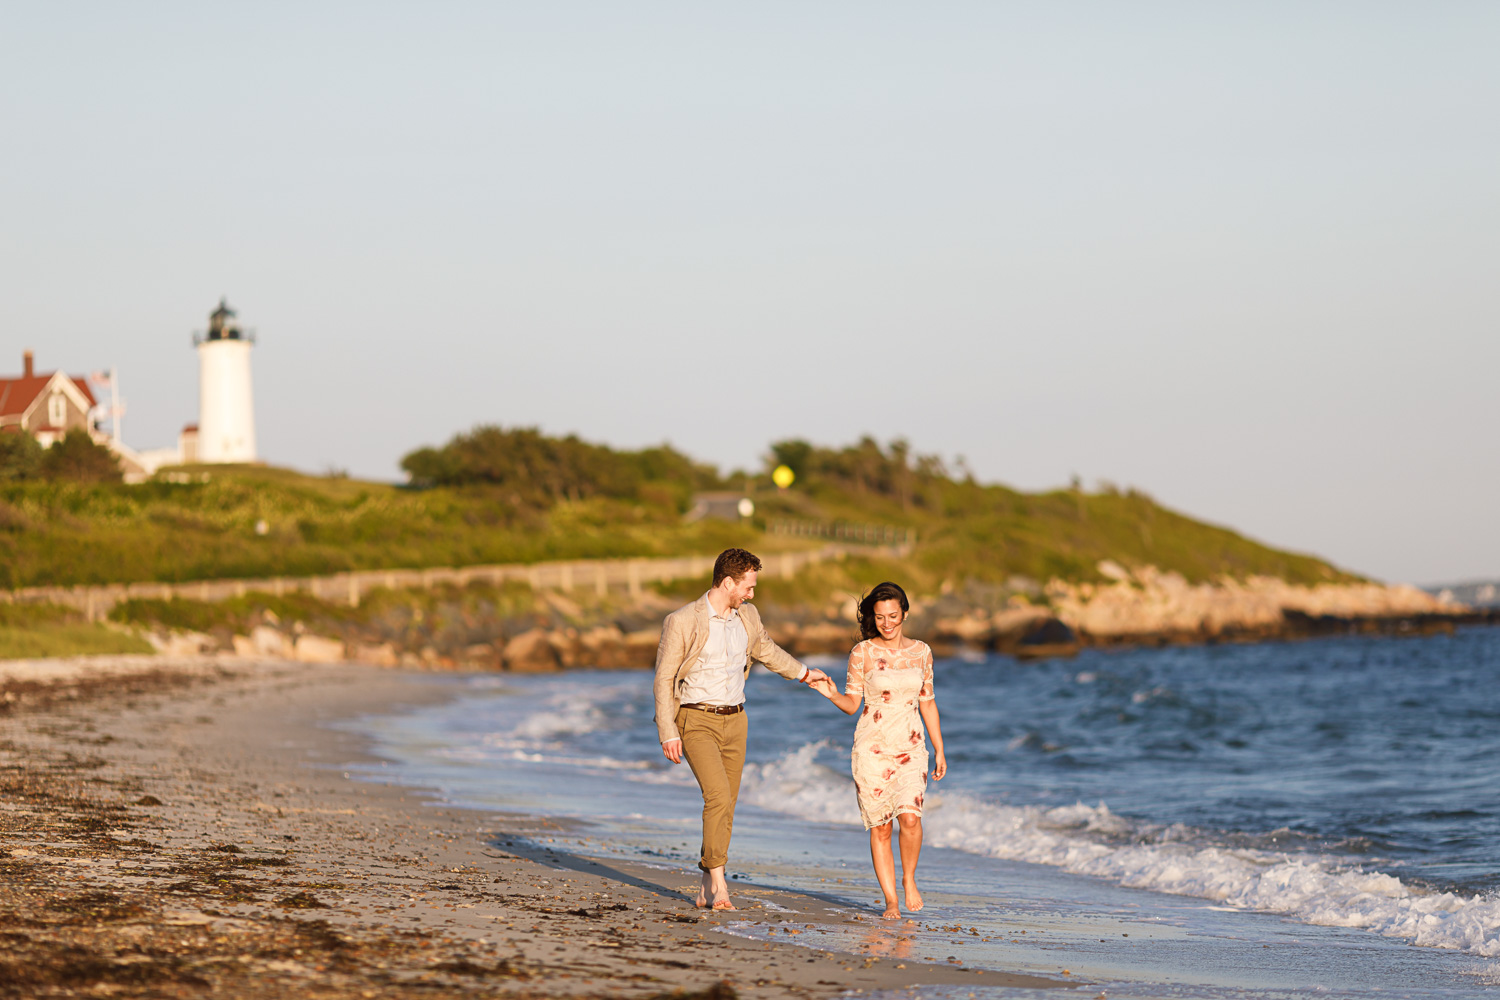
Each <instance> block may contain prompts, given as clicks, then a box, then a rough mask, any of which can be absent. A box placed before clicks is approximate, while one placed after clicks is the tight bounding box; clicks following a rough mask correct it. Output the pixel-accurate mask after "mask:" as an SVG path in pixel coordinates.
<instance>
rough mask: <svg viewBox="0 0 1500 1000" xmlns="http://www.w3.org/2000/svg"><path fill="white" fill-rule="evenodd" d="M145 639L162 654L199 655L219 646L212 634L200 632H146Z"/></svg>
mask: <svg viewBox="0 0 1500 1000" xmlns="http://www.w3.org/2000/svg"><path fill="white" fill-rule="evenodd" d="M146 641H147V642H149V643H151V646H152V648H153V649H155V650H156V651H157V652H158V653H160V654H161V655H162V656H199V655H201V654H203V653H206V652H212V651H213V650H215V649H217V648H218V647H219V644H218V642H217V641H215V639H214V637H213V636H211V635H205V634H203V633H202V632H169V633H167V634H165V635H159V634H157V633H155V632H148V633H146Z"/></svg>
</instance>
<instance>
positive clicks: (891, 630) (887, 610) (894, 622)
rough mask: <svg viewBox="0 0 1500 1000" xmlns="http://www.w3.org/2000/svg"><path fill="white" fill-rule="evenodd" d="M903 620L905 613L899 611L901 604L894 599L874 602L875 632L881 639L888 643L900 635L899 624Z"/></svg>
mask: <svg viewBox="0 0 1500 1000" xmlns="http://www.w3.org/2000/svg"><path fill="white" fill-rule="evenodd" d="M905 620H906V612H905V611H902V610H901V602H900V601H898V600H896V599H895V598H894V597H892V598H888V599H886V600H884V601H876V602H875V630H876V631H877V632H879V633H880V637H881V638H882V639H885V640H887V641H889V640H891V639H894V638H896V637H897V636H898V635H900V634H901V623H902V622H903V621H905Z"/></svg>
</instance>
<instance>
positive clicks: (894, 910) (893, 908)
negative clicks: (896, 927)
mask: <svg viewBox="0 0 1500 1000" xmlns="http://www.w3.org/2000/svg"><path fill="white" fill-rule="evenodd" d="M880 916H881V919H883V920H900V919H901V907H899V906H897V905H896V901H895V900H894V899H890V900H886V904H885V912H884V913H882V914H881V915H880Z"/></svg>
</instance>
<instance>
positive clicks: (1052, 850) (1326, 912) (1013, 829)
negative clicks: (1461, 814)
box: [740, 741, 1500, 958]
mask: <svg viewBox="0 0 1500 1000" xmlns="http://www.w3.org/2000/svg"><path fill="white" fill-rule="evenodd" d="M828 745H829V744H828V743H827V741H819V742H817V743H809V744H806V745H804V746H802V747H799V748H798V749H796V750H794V751H792V752H790V753H788V754H786V755H784V756H783V757H782V758H781V759H779V760H776V761H772V762H769V763H766V764H758V765H757V764H751V765H747V766H746V768H745V776H744V781H743V784H742V786H741V790H740V801H741V802H749V803H753V804H754V805H756V806H759V807H760V808H762V809H768V810H771V811H775V812H780V813H783V814H787V815H792V816H797V817H799V818H801V819H806V820H813V821H816V822H825V823H841V824H846V823H858V822H859V809H858V806H857V804H856V801H855V794H854V783H853V781H852V780H851V779H850V778H849V777H848V776H847V775H846V774H844V773H840V772H839V771H836V770H834V769H833V768H830V767H827V766H825V765H822V764H819V763H818V762H817V756H818V753H819V752H820V751H821V750H823V749H824V748H825V747H827V746H828ZM923 826H924V829H925V834H926V838H925V839H926V842H927V843H928V844H929V845H932V846H937V847H948V848H953V849H956V850H961V851H966V852H968V853H971V854H977V855H982V856H985V857H991V858H999V859H1004V860H1007V861H1026V862H1031V863H1034V864H1043V865H1051V866H1054V867H1057V868H1061V869H1064V870H1066V871H1069V872H1074V873H1077V874H1081V875H1091V876H1095V877H1098V878H1104V879H1109V880H1110V881H1113V882H1116V883H1118V884H1120V885H1124V886H1127V887H1130V888H1136V889H1150V890H1153V891H1155V892H1164V893H1172V894H1174V895H1181V896H1196V897H1200V898H1203V899H1208V900H1213V901H1214V902H1216V903H1219V904H1221V905H1224V906H1229V907H1233V908H1236V909H1244V910H1256V911H1260V912H1266V913H1278V914H1284V915H1286V916H1289V917H1292V918H1294V919H1297V920H1300V921H1302V922H1304V923H1309V924H1318V925H1323V926H1329V927H1351V928H1359V929H1363V930H1367V931H1372V932H1374V933H1377V934H1383V935H1386V936H1388V937H1395V938H1404V939H1406V940H1408V941H1410V942H1411V943H1413V944H1416V945H1422V946H1426V947H1433V948H1449V949H1457V950H1462V951H1466V952H1469V953H1471V954H1475V955H1481V956H1485V957H1489V958H1500V899H1496V898H1492V897H1486V896H1477V897H1464V896H1459V895H1457V894H1455V893H1450V892H1428V891H1424V890H1422V889H1421V888H1418V887H1414V886H1409V885H1406V884H1405V883H1403V882H1402V881H1401V880H1400V879H1399V878H1397V877H1395V876H1393V875H1389V874H1385V873H1382V872H1379V871H1369V870H1366V869H1364V868H1362V867H1358V866H1354V865H1351V864H1350V863H1349V862H1348V861H1347V860H1345V859H1340V858H1337V857H1334V856H1331V855H1327V854H1317V853H1307V854H1293V853H1288V852H1284V851H1271V850H1264V849H1260V848H1253V847H1240V846H1228V845H1225V844H1222V843H1214V842H1213V840H1214V838H1213V836H1212V835H1209V834H1206V833H1204V832H1203V831H1199V830H1192V829H1189V828H1184V827H1181V826H1171V827H1162V826H1153V825H1149V824H1143V823H1139V822H1137V821H1135V820H1132V819H1130V818H1128V817H1123V816H1119V815H1117V814H1115V813H1113V812H1111V811H1110V809H1109V807H1108V806H1107V805H1105V804H1104V803H1102V802H1101V803H1100V804H1099V805H1097V806H1089V805H1085V804H1083V803H1081V802H1080V803H1076V804H1074V805H1070V806H1060V807H1056V808H1050V809H1048V808H1042V807H1038V806H1008V805H1003V804H1000V803H996V802H990V801H985V800H983V799H980V798H976V797H974V796H970V795H967V794H965V793H962V792H953V793H949V792H945V791H944V792H940V791H938V789H937V787H936V786H934V787H933V788H932V789H931V790H930V791H929V794H928V796H927V801H926V805H925V808H924V816H923ZM1221 839H1222V838H1221ZM1236 839H1243V838H1236Z"/></svg>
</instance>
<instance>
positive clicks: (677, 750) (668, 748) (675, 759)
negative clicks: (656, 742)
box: [661, 740, 682, 764]
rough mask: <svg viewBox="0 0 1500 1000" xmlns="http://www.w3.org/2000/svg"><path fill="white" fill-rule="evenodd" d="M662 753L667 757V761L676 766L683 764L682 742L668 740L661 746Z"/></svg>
mask: <svg viewBox="0 0 1500 1000" xmlns="http://www.w3.org/2000/svg"><path fill="white" fill-rule="evenodd" d="M661 752H662V753H664V754H666V755H667V760H670V761H671V762H672V763H674V764H681V763H682V741H681V740H667V742H665V743H663V744H662V745H661Z"/></svg>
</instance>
